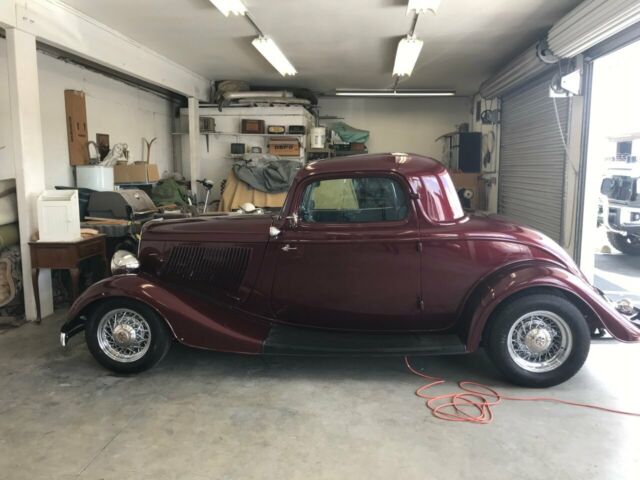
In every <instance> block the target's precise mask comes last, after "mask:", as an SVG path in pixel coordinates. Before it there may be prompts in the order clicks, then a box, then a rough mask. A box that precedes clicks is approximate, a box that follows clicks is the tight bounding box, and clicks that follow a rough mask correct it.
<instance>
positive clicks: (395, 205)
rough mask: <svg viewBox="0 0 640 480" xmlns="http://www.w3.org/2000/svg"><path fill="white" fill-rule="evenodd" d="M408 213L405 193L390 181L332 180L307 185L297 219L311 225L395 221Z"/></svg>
mask: <svg viewBox="0 0 640 480" xmlns="http://www.w3.org/2000/svg"><path fill="white" fill-rule="evenodd" d="M408 211H409V209H408V202H407V197H406V195H405V191H404V190H403V188H402V186H401V185H400V183H399V182H398V181H396V180H394V179H392V178H388V177H358V178H332V179H329V180H318V181H315V182H313V183H310V184H309V185H307V188H305V191H304V194H303V197H302V205H301V206H300V217H301V219H302V221H304V222H311V223H366V222H395V221H399V220H404V219H405V218H406V217H407V213H408Z"/></svg>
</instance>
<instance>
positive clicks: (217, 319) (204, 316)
mask: <svg viewBox="0 0 640 480" xmlns="http://www.w3.org/2000/svg"><path fill="white" fill-rule="evenodd" d="M112 298H128V299H132V300H135V301H138V302H141V303H144V304H146V305H148V306H149V307H151V308H152V309H154V310H155V311H156V312H157V313H158V314H159V315H160V316H161V317H162V318H163V319H164V320H165V321H166V322H167V325H168V326H169V328H170V329H171V331H172V333H173V335H174V336H175V338H176V339H177V340H178V341H180V342H181V343H183V344H185V345H188V346H191V347H197V348H206V349H211V350H219V351H227V352H237V353H260V352H261V350H262V342H263V341H264V339H265V337H266V335H267V333H268V330H269V326H268V325H267V324H265V323H262V322H260V321H258V320H257V319H255V318H253V317H250V316H248V315H247V314H245V313H244V312H241V311H238V310H235V309H232V308H231V307H228V306H225V305H221V304H218V303H215V302H213V301H212V300H211V299H210V298H206V297H203V296H199V295H194V294H193V293H189V292H185V291H183V290H181V289H180V288H179V287H176V286H175V285H166V284H164V283H163V282H161V281H159V280H158V279H157V278H155V277H151V276H149V275H146V274H143V273H140V274H127V275H115V276H113V277H109V278H106V279H104V280H101V281H100V282H98V283H95V284H93V285H92V286H90V287H89V288H88V289H87V290H85V292H84V293H83V294H82V295H80V297H78V299H77V300H76V301H75V302H74V303H73V305H72V306H71V308H70V309H69V313H68V321H67V323H65V324H64V325H63V327H62V330H61V339H62V337H63V336H65V334H66V337H65V340H66V339H67V338H69V337H70V336H71V335H73V334H74V333H77V332H78V331H79V330H82V329H83V328H84V319H85V317H86V315H87V314H88V312H89V311H90V309H91V308H92V307H94V306H95V305H96V304H97V303H98V302H102V301H105V300H107V299H112ZM63 343H64V342H63Z"/></svg>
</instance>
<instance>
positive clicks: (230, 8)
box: [209, 0, 247, 17]
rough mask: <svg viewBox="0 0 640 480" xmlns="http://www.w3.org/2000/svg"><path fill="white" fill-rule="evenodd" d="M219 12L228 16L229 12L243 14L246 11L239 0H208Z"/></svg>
mask: <svg viewBox="0 0 640 480" xmlns="http://www.w3.org/2000/svg"><path fill="white" fill-rule="evenodd" d="M209 1H210V2H211V3H213V5H214V6H215V7H216V8H217V9H218V10H220V12H221V13H222V14H223V15H224V16H225V17H228V16H229V14H230V13H233V14H234V15H244V14H245V13H247V7H245V6H244V4H243V3H242V1H241V0H209Z"/></svg>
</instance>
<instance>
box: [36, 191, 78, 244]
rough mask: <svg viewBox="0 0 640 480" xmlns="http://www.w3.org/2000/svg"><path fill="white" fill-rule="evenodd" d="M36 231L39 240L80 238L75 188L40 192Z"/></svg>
mask: <svg viewBox="0 0 640 480" xmlns="http://www.w3.org/2000/svg"><path fill="white" fill-rule="evenodd" d="M38 231H39V232H38V233H39V236H40V238H39V241H41V242H75V241H78V240H81V239H82V235H81V234H80V205H79V203H78V191H77V190H45V191H44V192H42V193H41V194H40V196H39V197H38Z"/></svg>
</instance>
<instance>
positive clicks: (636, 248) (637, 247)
mask: <svg viewBox="0 0 640 480" xmlns="http://www.w3.org/2000/svg"><path fill="white" fill-rule="evenodd" d="M607 238H608V239H609V242H610V243H611V245H613V248H615V249H616V250H618V251H620V252H621V253H624V254H625V255H632V256H638V255H640V243H638V244H631V243H629V242H627V238H626V237H625V236H624V235H620V234H619V233H615V232H607Z"/></svg>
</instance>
